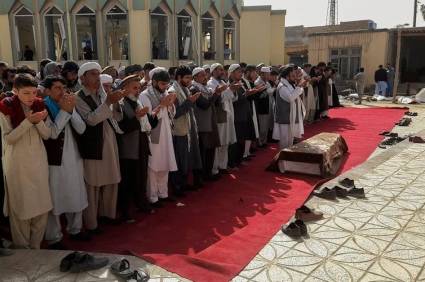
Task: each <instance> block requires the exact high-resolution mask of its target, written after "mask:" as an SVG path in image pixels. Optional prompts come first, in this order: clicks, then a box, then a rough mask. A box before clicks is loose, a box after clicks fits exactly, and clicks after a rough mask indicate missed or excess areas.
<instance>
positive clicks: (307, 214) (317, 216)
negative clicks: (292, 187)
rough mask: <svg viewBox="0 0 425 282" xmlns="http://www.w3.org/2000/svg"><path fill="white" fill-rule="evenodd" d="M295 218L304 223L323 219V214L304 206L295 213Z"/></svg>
mask: <svg viewBox="0 0 425 282" xmlns="http://www.w3.org/2000/svg"><path fill="white" fill-rule="evenodd" d="M295 218H296V219H300V220H302V221H304V222H310V221H317V220H321V219H323V213H322V212H319V211H315V210H314V209H310V208H308V207H307V206H302V207H300V208H299V209H297V211H296V212H295Z"/></svg>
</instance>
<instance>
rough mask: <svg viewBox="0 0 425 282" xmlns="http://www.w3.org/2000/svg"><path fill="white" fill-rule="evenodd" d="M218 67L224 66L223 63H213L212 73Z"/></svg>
mask: <svg viewBox="0 0 425 282" xmlns="http://www.w3.org/2000/svg"><path fill="white" fill-rule="evenodd" d="M218 67H223V65H222V64H219V63H215V64H212V65H211V68H210V72H211V73H212V72H213V71H215V69H216V68H218Z"/></svg>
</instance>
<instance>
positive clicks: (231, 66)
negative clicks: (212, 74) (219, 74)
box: [229, 64, 241, 73]
mask: <svg viewBox="0 0 425 282" xmlns="http://www.w3.org/2000/svg"><path fill="white" fill-rule="evenodd" d="M240 68H241V66H240V65H239V64H231V65H230V67H229V73H232V72H234V71H235V70H237V69H240Z"/></svg>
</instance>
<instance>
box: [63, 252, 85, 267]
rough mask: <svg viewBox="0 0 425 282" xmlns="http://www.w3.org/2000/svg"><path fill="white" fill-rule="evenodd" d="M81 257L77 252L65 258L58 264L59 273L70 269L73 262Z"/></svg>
mask: <svg viewBox="0 0 425 282" xmlns="http://www.w3.org/2000/svg"><path fill="white" fill-rule="evenodd" d="M80 256H81V253H79V252H72V253H70V254H68V255H67V256H65V257H64V258H63V259H62V260H61V263H60V272H67V271H69V270H70V269H71V266H72V264H73V263H74V261H75V260H76V259H77V258H78V257H80Z"/></svg>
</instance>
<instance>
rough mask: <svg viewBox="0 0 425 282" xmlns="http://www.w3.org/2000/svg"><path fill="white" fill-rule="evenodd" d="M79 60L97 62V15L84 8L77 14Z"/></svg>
mask: <svg viewBox="0 0 425 282" xmlns="http://www.w3.org/2000/svg"><path fill="white" fill-rule="evenodd" d="M75 27H76V34H77V52H78V60H97V59H98V55H97V38H96V13H95V11H93V10H92V9H90V8H89V7H87V6H83V7H82V8H81V9H80V10H78V12H77V13H76V14H75Z"/></svg>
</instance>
